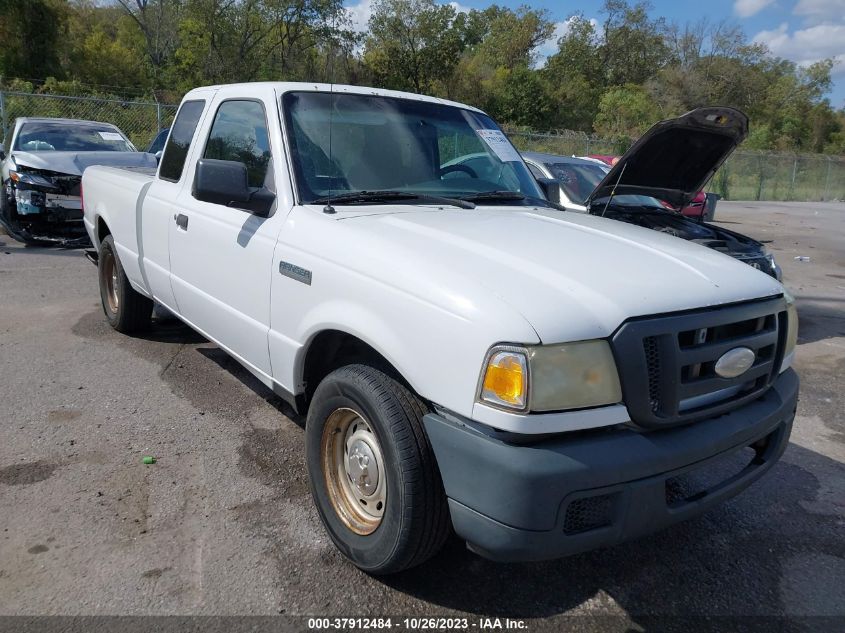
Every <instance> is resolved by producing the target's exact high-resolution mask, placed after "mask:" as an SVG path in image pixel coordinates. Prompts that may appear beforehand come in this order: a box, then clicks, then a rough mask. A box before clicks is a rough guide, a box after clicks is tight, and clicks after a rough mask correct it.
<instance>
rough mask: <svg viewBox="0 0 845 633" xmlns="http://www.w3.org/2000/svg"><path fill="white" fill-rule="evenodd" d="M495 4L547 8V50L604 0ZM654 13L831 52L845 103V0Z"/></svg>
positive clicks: (484, 1)
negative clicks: (551, 32)
mask: <svg viewBox="0 0 845 633" xmlns="http://www.w3.org/2000/svg"><path fill="white" fill-rule="evenodd" d="M371 4H372V0H347V2H346V6H347V10H348V11H349V14H350V17H351V19H352V22H353V24H354V25H356V28H358V29H359V30H364V29H365V28H366V24H367V20H368V19H369V16H370V10H371V9H370V7H371ZM449 4H452V5H454V6H455V7H456V8H457V9H458V10H459V11H460V10H464V11H466V10H468V9H484V8H485V7H488V6H490V5H491V4H493V2H492V1H489V0H460V2H450V3H449ZM496 4H500V5H503V6H507V7H511V8H516V7H517V6H519V5H521V4H526V5H528V6H530V7H531V8H533V9H546V10H548V12H549V15H550V16H551V19H553V20H555V22H556V23H557V29H556V33H557V36H556V37H555V38H553V39H552V40H550V41H549V42H547V43H546V45H544V46H543V47H541V49H540V53H541V54H542V55H543V56H546V55H549V54H551V53H553V52H554V51H555V50H556V46H555V40H556V39H557V37H559V36H560V35H561V34H563V33H564V32H565V30H566V20H567V18H568V17H569V16H571V15H572V14H573V13H576V12H580V13H583V14H584V16H585V17H587V18H593V19H597V20H601V17H602V16H601V14H600V10H601V6H602V1H601V0H580V1H579V2H570V1H567V0H496ZM651 5H652V10H651V14H652V16H654V17H664V18H666V19H667V20H670V21H673V22H678V23H680V24H684V23H686V22H696V21H698V20H700V19H701V18H707V19H708V20H709V21H710V22H714V23H715V22H720V21H722V20H726V19H727V20H730V21H733V22H735V23H736V24H738V25H739V26H740V27H742V29H743V30H744V31H745V33H746V35H748V37H749V38H750V39H751V40H753V41H755V42H760V43H763V44H766V45H767V46H768V47H769V49H770V50H771V51H772V53H774V54H775V55H777V56H778V57H783V58H785V59H789V60H792V61H795V62H797V63H798V64H802V65H805V64H811V63H813V62H815V61H818V60H820V59H825V58H828V57H830V58H833V59H835V60H836V65H835V66H834V69H833V84H834V85H833V89H832V90H831V93H830V94H829V95H828V98H829V99H830V102H831V104H832V105H833V106H834V107H836V108H842V107H845V0H710V1H709V2H706V3H702V2H691V1H690V0H652V1H651Z"/></svg>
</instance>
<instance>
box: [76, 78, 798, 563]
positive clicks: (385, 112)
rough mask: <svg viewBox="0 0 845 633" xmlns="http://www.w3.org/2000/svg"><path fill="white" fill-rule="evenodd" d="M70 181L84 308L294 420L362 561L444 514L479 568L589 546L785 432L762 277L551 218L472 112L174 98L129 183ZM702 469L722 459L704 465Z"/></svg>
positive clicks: (629, 532) (440, 526) (631, 236)
mask: <svg viewBox="0 0 845 633" xmlns="http://www.w3.org/2000/svg"><path fill="white" fill-rule="evenodd" d="M732 112H733V111H731V110H729V109H721V110H720V109H706V110H702V111H701V113H700V116H699V115H698V114H695V117H694V118H696V117H697V119H699V120H698V122H697V123H694V124H690V125H687V126H686V127H685V128H684V129H683V130H680V131H675V132H672V134H675V135H676V136H670V137H667V139H666V143H665V145H667V146H669V145H673V144H674V146H675V147H680V146H681V145H683V146H684V147H686V148H687V149H688V151H685V152H684V155H685V156H686V158H683V159H681V160H679V161H677V163H676V164H674V168H673V169H669V170H668V171H667V170H666V169H664V175H665V176H666V178H667V180H666V182H669V183H671V182H672V181H673V179H674V180H676V181H678V182H682V181H683V180H684V178H685V177H687V176H688V175H689V174H691V173H695V155H696V151H706V150H707V148H708V147H711V144H712V143H714V142H715V141H714V138H715V139H717V141H718V143H721V146H720V147H721V149H719V148H717V149H715V150H712V151H711V152H710V154H711V156H710V157H711V158H712V153H713V151H723V150H724V147H728V146H730V147H732V146H733V144H735V143H736V139H737V138H739V137H740V136H741V135H740V134H739V133H738V131H737V129H736V128H737V125H738V124H737V122H736V121H734V120H733V119H732ZM718 143H717V144H718ZM658 145H659V144H658ZM722 146H724V147H722ZM711 149H712V147H711ZM468 155H473V160H472V163H471V165H469V164H462V163H461V162H460V161H459V160H456V159H460V158H461V156H468ZM653 159H654V156H651V157H640V158H639V159H631V163H632V164H631V165H629V166H628V167H627V171H628V173H629V174H631V175H633V176H636V177H637V178H639V179H640V180H642V179H644V178H646V177H647V173H648V170H646V169H643V168H642V166H643V164H642V163H641V164H640V165H639V166H638V165H637V164H634V163H636V161H637V160H640V161H644V160H653ZM687 180H689V178H687ZM626 182H627V185H626V186H627V187H628V188H629V189H631V188H632V187H633V188H634V189H635V188H636V184H637V181H636V179H635V180H629V181H626ZM700 184H702V183H692V186H695V187H698V186H700ZM82 188H83V196H84V220H85V225H86V227H87V230H88V233H89V234H90V237H91V240H92V242H93V243H94V245H95V247H96V249H97V251H98V266H99V282H100V295H101V297H102V303H103V308H104V311H105V314H106V317H107V318H108V320H109V321H110V323H111V324H112V325H113V326H114V327H115V328H116V329H117V330H119V331H121V332H126V333H129V332H132V331H135V330H138V329H140V328H144V327H148V326H149V325H150V323H151V313H152V311H153V306H154V302H157V303H160V304H162V305H163V306H165V307H166V308H167V309H168V310H170V311H172V312H173V313H174V314H176V315H177V316H178V317H179V318H180V319H182V320H183V321H184V322H185V323H187V324H188V325H190V326H191V327H192V328H194V329H196V330H197V331H198V332H200V333H202V335H203V336H205V337H207V338H208V339H210V340H211V341H213V342H215V343H216V344H217V345H219V346H220V347H221V348H222V349H224V350H226V351H227V352H228V353H229V354H231V355H232V356H233V357H234V358H235V359H237V360H238V361H239V362H240V363H242V364H243V365H244V366H245V367H246V368H247V369H248V370H249V371H250V372H252V373H253V374H254V375H255V376H257V377H258V379H259V380H261V381H262V382H263V383H264V384H266V385H267V386H268V387H270V388H272V389H273V390H274V391H276V392H277V393H278V394H280V395H282V396H283V397H285V398H286V399H287V400H288V401H289V402H290V403H291V404H292V405H293V406H294V407H295V408H296V409H297V410H298V411H299V412H301V413H302V414H307V415H306V429H305V433H306V450H307V463H308V471H309V478H310V484H311V491H312V494H313V498H314V501H315V503H316V506H317V508H318V510H319V514H320V516H321V518H322V520H323V522H324V524H325V527H326V530H327V531H328V534H329V535H330V537H331V538H332V540H333V541H334V543H335V544H336V545H337V547H338V548H339V549H340V550H341V551H342V552H343V554H344V555H345V556H347V557H348V558H349V559H350V560H351V561H352V562H353V563H354V564H356V565H358V566H359V567H361V568H362V569H365V570H367V571H369V572H372V573H389V572H395V571H398V570H402V569H406V568H408V567H411V566H414V565H417V564H419V563H421V562H423V561H424V560H426V559H428V558H429V557H431V556H432V555H434V554H435V553H436V552H437V551H438V549H439V548H440V546H441V545H442V544H443V542H444V540H445V539H446V538H447V536H448V534H449V533H450V531H452V530H454V532H455V533H457V535H458V536H459V537H460V538H462V539H464V540H465V541H466V542H467V544H468V546H469V547H470V548H471V549H472V550H473V551H476V552H478V553H479V554H481V555H484V556H486V557H489V558H493V559H497V560H505V561H517V560H539V559H544V558H553V557H558V556H564V555H567V554H571V553H574V552H579V551H584V550H588V549H591V548H595V547H600V546H605V545H609V544H613V543H617V542H619V541H622V540H625V539H629V538H632V537H636V536H639V535H642V534H645V533H648V532H651V531H654V530H656V529H658V528H661V527H663V526H666V525H669V524H672V523H674V522H677V521H679V520H682V519H686V518H688V517H690V516H692V515H695V514H697V513H698V512H701V511H703V510H705V509H706V508H708V507H710V506H712V505H713V504H714V503H717V502H719V501H721V500H723V499H725V498H727V497H729V496H731V495H734V494H736V493H737V492H739V491H740V490H742V489H744V488H745V487H746V486H748V485H749V484H750V483H751V482H752V481H754V480H756V479H757V478H758V477H760V476H761V475H762V474H763V473H764V472H765V471H767V470H768V469H769V468H770V467H771V466H772V464H773V463H774V462H775V461H776V460H777V459H778V457H779V456H780V455H781V453H782V452H783V450H784V448H785V447H786V445H787V443H788V439H789V434H790V430H791V426H792V420H793V417H794V413H795V407H796V402H797V393H798V378H797V376H796V374H795V372H794V370H792V369H791V368H790V363H791V361H792V358H793V350H794V348H795V344H796V336H797V320H796V313H795V310H794V306H793V302H792V300H791V297H790V296H789V295H788V294H787V293H786V292H785V291H784V288H783V287H782V286H781V285H780V283H778V282H777V281H776V280H775V279H773V278H772V277H770V276H768V275H766V274H764V273H762V272H760V271H758V270H754V269H753V268H751V267H750V266H746V265H745V264H742V263H740V262H738V261H736V260H734V259H733V258H731V257H728V256H726V255H723V254H720V253H718V252H716V251H714V250H712V249H709V248H706V247H704V246H700V245H696V244H691V243H689V242H686V241H683V240H681V239H677V238H675V237H672V236H669V235H665V234H660V233H657V232H655V231H652V230H649V229H644V228H640V227H636V226H632V225H628V224H623V223H621V222H616V221H613V220H609V219H605V218H602V217H595V216H589V215H584V214H581V213H570V212H567V211H565V210H562V208H561V207H560V206H559V205H556V204H555V203H554V202H550V201H548V200H547V199H546V197H545V196H544V192H545V191H548V192H553V191H554V190H555V189H556V188H557V183H554V182H552V183H549V182H538V181H536V180H535V179H534V178H533V177H532V176H531V174H530V172H529V170H528V169H527V167H526V166H525V163H523V161H522V159H521V158H520V156H519V154H518V153H517V152H516V150H515V149H514V148H513V146H512V145H511V144H510V142H509V141H508V139H507V138H506V137H505V136H504V135H503V134H502V132H501V131H500V129H499V128H498V126H497V125H496V124H495V123H494V122H493V121H492V120H491V119H490V118H489V117H488V116H487V115H485V114H484V113H483V112H481V111H479V110H477V109H475V108H472V107H468V106H464V105H461V104H457V103H451V102H447V101H444V100H442V99H436V98H431V97H423V96H419V95H414V94H405V93H398V92H390V91H385V90H375V89H371V88H360V87H350V86H338V85H333V86H330V85H319V84H297V83H254V84H241V85H229V86H215V87H207V88H199V89H196V90H193V91H191V92H190V93H188V95H187V96H186V97H185V99H184V101H183V102H182V105H181V107H180V109H179V112H178V114H177V116H176V119H175V122H174V124H173V127H172V129H171V131H170V135H169V137H168V140H167V143H166V145H165V149H164V153H163V155H162V157H161V161H160V164H159V166H158V169H157V171H156V172H155V173H153V172H152V171H149V172H145V171H138V170H130V169H118V168H111V167H90V168H88V169H87V170H86V171H85V173H84V175H83V178H82ZM664 188H666V190H667V195H668V194H669V193H671V186H670V185H664ZM693 190H697V189H693ZM629 193H630V191H629ZM609 195H613V194H612V191H611V192H610V193H609ZM723 458H731V459H734V458H736V459H735V461H736V463H738V464H739V465H738V466H736V468H735V470H733V471H731V472H730V473H728V474H726V475H724V476H722V475H720V476H719V477H715V473H717V472H720V471H718V470H717V469H716V466H717V464H716V462H719V463H721V461H720V460H722V459H723ZM696 474H698V475H704V477H700V478H698V479H700V480H702V481H703V480H707V481H708V483H705V484H701V485H700V486H699V487H697V488H696V487H693V488H689V487H686V488H683V487H681V488H679V487H678V486H677V485H676V484H677V483H678V482H679V481H680V480H681V479H685V478H686V479H688V478H689V477H692V480H696V478H695V477H694V475H696ZM708 476H709V477H708ZM686 479H685V480H686ZM714 479H715V480H714ZM678 490H681V492H678Z"/></svg>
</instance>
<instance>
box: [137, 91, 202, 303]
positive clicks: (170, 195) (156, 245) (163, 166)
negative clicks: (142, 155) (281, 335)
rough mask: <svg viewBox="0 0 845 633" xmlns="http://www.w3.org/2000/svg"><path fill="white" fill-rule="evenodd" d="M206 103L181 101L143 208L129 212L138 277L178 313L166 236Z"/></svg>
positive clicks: (197, 100) (154, 296)
mask: <svg viewBox="0 0 845 633" xmlns="http://www.w3.org/2000/svg"><path fill="white" fill-rule="evenodd" d="M205 105H206V101H205V100H203V99H192V100H190V101H185V102H184V103H183V104H182V106H181V107H180V108H179V112H178V113H177V114H176V119H175V120H174V122H173V126H172V129H171V133H170V136H169V137H168V139H167V145H166V146H165V148H164V153H163V154H162V157H161V162H160V163H159V167H158V173H157V174H156V178H155V180H153V182H152V183H151V184H150V188H149V190H148V191H147V195H146V197H143V198H142V199H143V203H142V204H143V208H142V209H136V210H132V211H133V212H134V213H135V221H136V222H137V224H138V229H137V235H138V257H139V258H140V260H141V262H142V266H141V275H142V276H143V277H144V281H145V283H146V285H147V287H148V288H149V289H150V291H151V292H152V293H153V298H155V300H156V301H158V302H159V303H161V304H163V305H164V306H166V307H168V308H170V309H171V310H173V311H174V312H178V311H179V310H178V306H177V305H176V300H175V298H174V296H173V287H172V285H171V283H170V251H169V248H168V234H169V232H170V225H171V224H172V223H173V219H172V218H173V215H174V214H175V213H176V210H177V207H176V206H175V205H174V201H175V200H176V198H177V197H178V195H179V192H180V191H181V190H182V188H183V186H184V183H185V177H186V172H187V171H188V169H186V167H185V161H186V159H187V157H188V151H189V150H190V148H191V146H192V143H194V142H195V141H194V137H195V136H196V132H197V127H198V126H199V124H200V120H201V119H202V113H203V110H204V109H205ZM129 211H130V210H127V213H128V212H129Z"/></svg>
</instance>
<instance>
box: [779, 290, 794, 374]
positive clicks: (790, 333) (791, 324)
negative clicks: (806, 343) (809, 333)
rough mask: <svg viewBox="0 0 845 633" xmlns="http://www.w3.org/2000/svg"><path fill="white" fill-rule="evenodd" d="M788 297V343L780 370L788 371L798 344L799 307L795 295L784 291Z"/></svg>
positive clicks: (786, 297) (784, 295)
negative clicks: (796, 305)
mask: <svg viewBox="0 0 845 633" xmlns="http://www.w3.org/2000/svg"><path fill="white" fill-rule="evenodd" d="M783 297H784V299H786V345H785V346H784V348H783V362H782V363H781V366H780V371H781V372H783V371H786V369H788V368H789V366H790V365H791V364H792V354H793V352H795V347H796V345H797V344H798V309H797V308H796V307H795V297H793V296H792V295H791V294H790V293H789V292H788V291H787V290H784V291H783Z"/></svg>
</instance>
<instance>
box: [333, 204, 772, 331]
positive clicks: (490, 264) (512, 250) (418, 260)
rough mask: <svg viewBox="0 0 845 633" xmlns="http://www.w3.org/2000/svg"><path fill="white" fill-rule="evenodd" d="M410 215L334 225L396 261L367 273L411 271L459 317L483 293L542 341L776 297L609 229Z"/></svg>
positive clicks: (628, 228)
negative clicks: (430, 283)
mask: <svg viewBox="0 0 845 633" xmlns="http://www.w3.org/2000/svg"><path fill="white" fill-rule="evenodd" d="M411 209H413V207H404V208H402V209H401V211H403V212H402V213H384V211H385V208H384V207H381V211H382V212H381V213H378V212H377V210H376V209H375V208H374V209H373V210H372V211H373V212H374V214H373V215H366V214H365V213H360V214H356V215H353V216H346V219H341V218H342V217H343V216H341V217H340V218H338V220H339V221H340V223H341V224H345V225H346V226H347V227H348V228H349V229H353V231H354V235H348V236H347V237H348V238H350V239H351V243H355V242H357V248H358V249H365V250H366V252H368V253H371V254H372V253H378V252H384V251H385V250H389V251H391V252H393V253H401V256H400V257H399V259H400V261H391V262H380V263H377V264H374V266H378V267H379V270H371V271H367V273H368V274H372V275H375V276H381V277H382V278H384V277H385V276H388V277H390V278H393V277H396V278H397V279H399V280H400V281H401V280H402V279H404V282H403V283H404V284H407V283H408V281H407V280H408V279H413V274H412V273H411V272H410V271H412V270H415V271H419V270H426V271H429V274H430V275H432V276H433V277H432V278H433V279H436V280H438V283H439V284H440V286H441V292H442V293H443V294H444V296H447V295H448V296H449V297H450V298H451V299H453V301H452V304H453V305H465V306H468V307H469V308H471V307H472V306H473V305H477V304H478V303H484V301H483V300H482V299H481V298H480V297H479V295H478V293H480V292H482V293H492V295H493V296H495V297H496V298H497V299H498V300H500V301H502V302H504V303H506V304H507V305H509V306H510V307H511V308H512V309H514V310H516V311H517V312H518V313H520V314H522V316H523V317H524V318H525V319H526V320H527V321H528V323H529V324H530V325H531V326H532V327H533V328H534V330H535V331H536V333H537V335H538V336H539V338H540V340H541V341H543V342H544V343H554V342H564V341H576V340H584V339H590V338H601V337H607V336H609V335H610V334H612V333H613V332H614V331H615V330H616V328H617V327H618V326H619V325H620V324H621V323H622V322H623V321H625V320H626V319H629V318H631V317H636V316H644V315H652V314H660V313H665V312H674V311H680V310H689V309H693V308H702V307H706V306H713V305H719V304H726V303H733V302H736V301H742V300H748V299H756V298H760V297H768V296H774V295H779V294H781V293H782V292H783V288H782V286H781V285H780V284H779V283H778V282H777V281H775V280H774V279H772V278H771V277H769V276H768V275H766V274H764V273H762V272H760V271H758V270H755V269H753V268H751V267H750V266H747V265H745V264H743V263H740V262H738V261H736V260H735V259H733V258H731V257H728V256H726V255H722V254H720V253H717V252H716V251H714V250H712V249H709V248H706V247H704V246H700V245H697V244H692V243H689V242H685V241H683V240H679V239H677V238H675V237H672V236H669V235H665V234H661V233H657V232H655V231H653V230H650V229H645V228H641V227H637V226H633V225H629V224H624V223H622V222H617V221H615V220H609V219H606V218H600V217H595V216H590V215H584V214H580V213H567V212H558V211H554V210H546V209H531V208H518V207H498V208H497V207H478V208H476V209H474V210H451V209H443V210H439V211H434V210H422V208H420V207H415V209H416V211H412V210H411ZM398 210H399V209H397V211H398ZM360 211H364V209H360ZM387 245H389V247H390V248H385V247H386V246H387ZM406 267H407V268H406ZM403 271H404V272H403ZM441 280H442V281H441ZM476 299H478V301H476ZM512 342H520V341H512Z"/></svg>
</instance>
